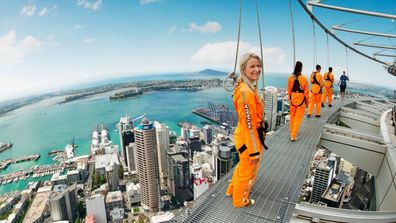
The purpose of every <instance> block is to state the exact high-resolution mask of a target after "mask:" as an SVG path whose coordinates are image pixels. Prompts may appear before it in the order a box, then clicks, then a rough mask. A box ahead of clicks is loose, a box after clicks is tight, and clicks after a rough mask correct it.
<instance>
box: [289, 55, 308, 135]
mask: <svg viewBox="0 0 396 223" xmlns="http://www.w3.org/2000/svg"><path fill="white" fill-rule="evenodd" d="M302 68H303V64H302V63H301V62H300V61H297V62H296V65H295V67H294V71H293V73H292V74H291V75H290V76H289V79H288V81H287V94H288V98H289V102H290V122H289V123H290V140H291V141H296V140H297V135H298V131H299V128H300V125H301V122H302V120H303V118H304V114H305V109H306V107H307V105H308V102H309V88H308V80H307V78H306V77H305V76H304V75H302V73H301V72H302Z"/></svg>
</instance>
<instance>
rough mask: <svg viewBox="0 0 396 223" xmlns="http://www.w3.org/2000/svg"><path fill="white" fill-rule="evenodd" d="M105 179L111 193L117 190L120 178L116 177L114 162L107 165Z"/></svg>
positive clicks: (116, 168)
mask: <svg viewBox="0 0 396 223" xmlns="http://www.w3.org/2000/svg"><path fill="white" fill-rule="evenodd" d="M106 179H107V184H108V185H109V189H110V190H111V191H115V190H118V189H119V187H120V178H119V176H118V165H117V164H116V163H115V162H110V163H109V165H108V166H106Z"/></svg>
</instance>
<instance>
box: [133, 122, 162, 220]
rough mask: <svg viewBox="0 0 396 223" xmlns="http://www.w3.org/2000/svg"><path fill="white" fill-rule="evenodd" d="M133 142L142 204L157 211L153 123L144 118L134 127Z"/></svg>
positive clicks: (156, 168)
mask: <svg viewBox="0 0 396 223" xmlns="http://www.w3.org/2000/svg"><path fill="white" fill-rule="evenodd" d="M135 144H136V154H137V160H138V165H137V167H138V176H139V183H140V189H141V192H142V194H141V199H142V206H143V208H144V209H147V210H149V211H152V212H157V211H159V202H160V201H159V197H160V193H159V192H160V191H159V170H158V169H159V168H158V156H157V142H156V133H155V128H154V126H153V123H151V122H149V120H147V119H146V118H143V119H142V121H141V122H140V124H139V125H138V126H137V127H136V128H135Z"/></svg>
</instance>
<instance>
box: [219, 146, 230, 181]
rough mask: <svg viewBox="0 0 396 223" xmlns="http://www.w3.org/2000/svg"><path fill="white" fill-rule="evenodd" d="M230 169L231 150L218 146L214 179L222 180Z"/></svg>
mask: <svg viewBox="0 0 396 223" xmlns="http://www.w3.org/2000/svg"><path fill="white" fill-rule="evenodd" d="M231 167H232V160H231V148H230V147H228V146H223V145H222V146H220V148H219V152H218V154H217V160H216V178H217V180H219V179H220V178H222V177H223V176H224V175H225V174H226V173H227V172H228V171H230V169H231Z"/></svg>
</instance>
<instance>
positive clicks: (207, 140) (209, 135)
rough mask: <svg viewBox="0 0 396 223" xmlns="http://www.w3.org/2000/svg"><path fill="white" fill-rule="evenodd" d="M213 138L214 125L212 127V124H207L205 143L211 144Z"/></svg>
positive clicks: (204, 131) (204, 132)
mask: <svg viewBox="0 0 396 223" xmlns="http://www.w3.org/2000/svg"><path fill="white" fill-rule="evenodd" d="M212 138H213V130H212V127H210V125H205V126H204V127H203V139H204V141H205V143H206V144H210V143H211V142H212Z"/></svg>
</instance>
